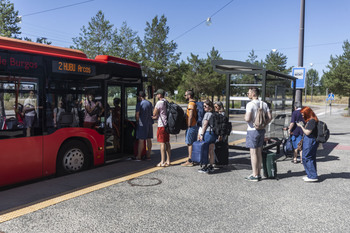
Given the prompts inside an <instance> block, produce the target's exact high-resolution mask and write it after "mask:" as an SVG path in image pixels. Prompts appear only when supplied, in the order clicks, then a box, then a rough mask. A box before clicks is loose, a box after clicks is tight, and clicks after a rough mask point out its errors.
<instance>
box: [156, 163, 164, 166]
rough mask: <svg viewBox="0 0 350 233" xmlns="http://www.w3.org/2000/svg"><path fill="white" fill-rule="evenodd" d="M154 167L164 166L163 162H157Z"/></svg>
mask: <svg viewBox="0 0 350 233" xmlns="http://www.w3.org/2000/svg"><path fill="white" fill-rule="evenodd" d="M156 167H165V164H164V163H158V164H157V165H156Z"/></svg>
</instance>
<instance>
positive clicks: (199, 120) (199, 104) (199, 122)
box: [196, 102, 205, 127]
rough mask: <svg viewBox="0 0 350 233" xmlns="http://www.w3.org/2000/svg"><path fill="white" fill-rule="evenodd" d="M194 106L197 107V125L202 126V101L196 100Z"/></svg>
mask: <svg viewBox="0 0 350 233" xmlns="http://www.w3.org/2000/svg"><path fill="white" fill-rule="evenodd" d="M196 108H197V119H196V120H197V125H198V126H199V127H201V126H202V121H203V117H204V114H205V112H204V103H203V102H196Z"/></svg>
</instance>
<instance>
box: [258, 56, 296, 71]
mask: <svg viewBox="0 0 350 233" xmlns="http://www.w3.org/2000/svg"><path fill="white" fill-rule="evenodd" d="M263 65H264V68H265V69H267V70H273V71H277V72H282V73H285V74H288V73H290V72H291V70H292V67H290V68H287V56H285V55H283V53H280V52H273V51H271V52H270V53H269V54H267V55H266V58H265V61H264V62H263Z"/></svg>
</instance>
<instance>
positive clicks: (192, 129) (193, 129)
mask: <svg viewBox="0 0 350 233" xmlns="http://www.w3.org/2000/svg"><path fill="white" fill-rule="evenodd" d="M185 98H186V100H187V101H188V105H187V111H186V123H187V130H186V138H185V142H186V144H187V148H188V160H187V161H186V162H185V163H183V164H181V166H183V167H192V166H193V163H192V160H191V158H192V144H193V143H194V142H195V141H197V136H198V126H197V107H196V101H195V100H194V92H193V91H192V90H188V91H186V93H185Z"/></svg>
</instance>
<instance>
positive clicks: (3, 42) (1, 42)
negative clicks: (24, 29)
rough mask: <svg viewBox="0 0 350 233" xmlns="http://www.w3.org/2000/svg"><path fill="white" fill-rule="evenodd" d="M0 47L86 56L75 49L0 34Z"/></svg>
mask: <svg viewBox="0 0 350 233" xmlns="http://www.w3.org/2000/svg"><path fill="white" fill-rule="evenodd" d="M0 47H7V48H8V47H11V48H16V49H24V50H30V51H33V52H34V53H35V52H44V53H52V54H57V55H64V56H71V57H78V58H87V56H86V54H85V53H83V52H82V51H80V50H77V49H69V48H62V47H57V46H53V45H46V44H40V43H34V42H30V41H24V40H18V39H12V38H7V37H2V36H0Z"/></svg>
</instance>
